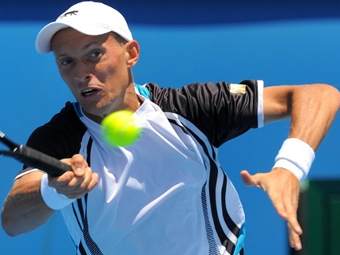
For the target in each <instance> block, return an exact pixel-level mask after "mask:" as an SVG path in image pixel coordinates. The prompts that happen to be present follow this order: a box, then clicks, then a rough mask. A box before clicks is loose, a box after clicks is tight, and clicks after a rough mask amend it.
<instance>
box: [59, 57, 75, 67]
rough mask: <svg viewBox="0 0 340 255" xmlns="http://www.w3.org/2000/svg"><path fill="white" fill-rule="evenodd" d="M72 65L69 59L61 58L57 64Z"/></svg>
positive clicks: (71, 60)
mask: <svg viewBox="0 0 340 255" xmlns="http://www.w3.org/2000/svg"><path fill="white" fill-rule="evenodd" d="M72 63H73V59H72V58H71V57H62V58H59V59H58V64H59V65H60V66H69V65H71V64H72Z"/></svg>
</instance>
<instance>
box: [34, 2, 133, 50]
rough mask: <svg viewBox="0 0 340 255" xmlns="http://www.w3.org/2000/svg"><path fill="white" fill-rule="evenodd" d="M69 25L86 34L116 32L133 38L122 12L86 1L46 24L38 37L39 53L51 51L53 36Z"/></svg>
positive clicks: (37, 46)
mask: <svg viewBox="0 0 340 255" xmlns="http://www.w3.org/2000/svg"><path fill="white" fill-rule="evenodd" d="M68 27H71V28H73V29H75V30H77V31H79V32H80V33H83V34H86V35H102V34H105V33H108V32H115V33H117V34H118V35H120V36H121V37H123V38H124V39H126V40H127V41H131V40H133V38H132V34H131V31H130V29H129V26H128V24H127V22H126V20H125V18H124V16H123V15H122V14H121V13H120V12H118V11H117V10H115V9H113V8H112V7H110V6H108V5H105V4H103V3H99V2H92V1H85V2H80V3H77V4H75V5H73V6H71V7H70V8H69V9H67V10H66V11H65V12H64V13H62V14H61V15H60V16H59V17H58V18H57V19H56V21H53V22H51V23H49V24H47V25H46V26H44V27H43V28H42V29H41V30H40V32H39V33H38V35H37V37H36V41H35V47H36V50H37V51H38V52H39V53H47V52H50V51H51V39H52V37H53V36H54V35H55V33H57V32H58V31H59V30H61V29H64V28H68Z"/></svg>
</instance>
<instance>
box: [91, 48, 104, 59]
mask: <svg viewBox="0 0 340 255" xmlns="http://www.w3.org/2000/svg"><path fill="white" fill-rule="evenodd" d="M102 55H103V51H102V50H101V49H93V50H91V51H90V52H89V54H88V57H89V59H90V60H91V61H98V60H99V59H100V58H101V56H102Z"/></svg>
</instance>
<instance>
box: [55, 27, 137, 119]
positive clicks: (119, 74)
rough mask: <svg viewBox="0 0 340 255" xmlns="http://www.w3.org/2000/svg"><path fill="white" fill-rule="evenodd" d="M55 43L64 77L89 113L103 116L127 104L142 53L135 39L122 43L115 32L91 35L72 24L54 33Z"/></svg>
mask: <svg viewBox="0 0 340 255" xmlns="http://www.w3.org/2000/svg"><path fill="white" fill-rule="evenodd" d="M51 47H52V50H53V51H54V54H55V58H56V62H57V66H58V68H59V72H60V74H61V76H62V78H63V79H64V81H65V82H66V84H67V85H68V86H69V88H70V89H71V91H72V93H73V95H74V96H75V98H76V99H77V101H78V102H79V103H80V105H81V106H82V108H83V110H84V112H85V113H86V114H87V115H88V116H90V117H92V118H94V119H101V118H102V117H103V116H105V115H106V114H108V113H110V112H112V111H113V110H118V109H120V108H124V107H126V106H125V105H124V104H125V102H124V100H125V101H126V94H127V93H128V91H131V87H133V81H132V77H131V71H130V68H131V67H132V66H133V65H134V64H135V63H136V62H137V59H138V53H139V48H138V44H137V43H136V42H135V41H132V43H131V42H128V43H121V42H118V41H117V40H116V38H115V37H114V35H113V34H112V33H109V34H104V35H99V36H88V35H84V34H81V33H79V32H77V31H75V30H73V29H70V28H68V29H64V30H61V31H59V32H58V33H57V34H56V35H55V36H54V37H53V39H52V41H51ZM136 54H137V55H136ZM131 85H132V86H131Z"/></svg>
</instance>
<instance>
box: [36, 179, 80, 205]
mask: <svg viewBox="0 0 340 255" xmlns="http://www.w3.org/2000/svg"><path fill="white" fill-rule="evenodd" d="M40 194H41V197H42V199H43V201H44V203H45V204H46V205H47V206H48V207H49V208H51V209H53V210H60V209H63V208H64V207H66V206H68V205H69V204H71V203H72V202H73V201H74V200H75V199H71V198H68V197H67V196H65V195H63V194H60V193H58V192H57V191H56V189H55V188H53V187H51V186H49V185H48V175H47V174H44V175H43V176H42V178H41V182H40Z"/></svg>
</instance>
